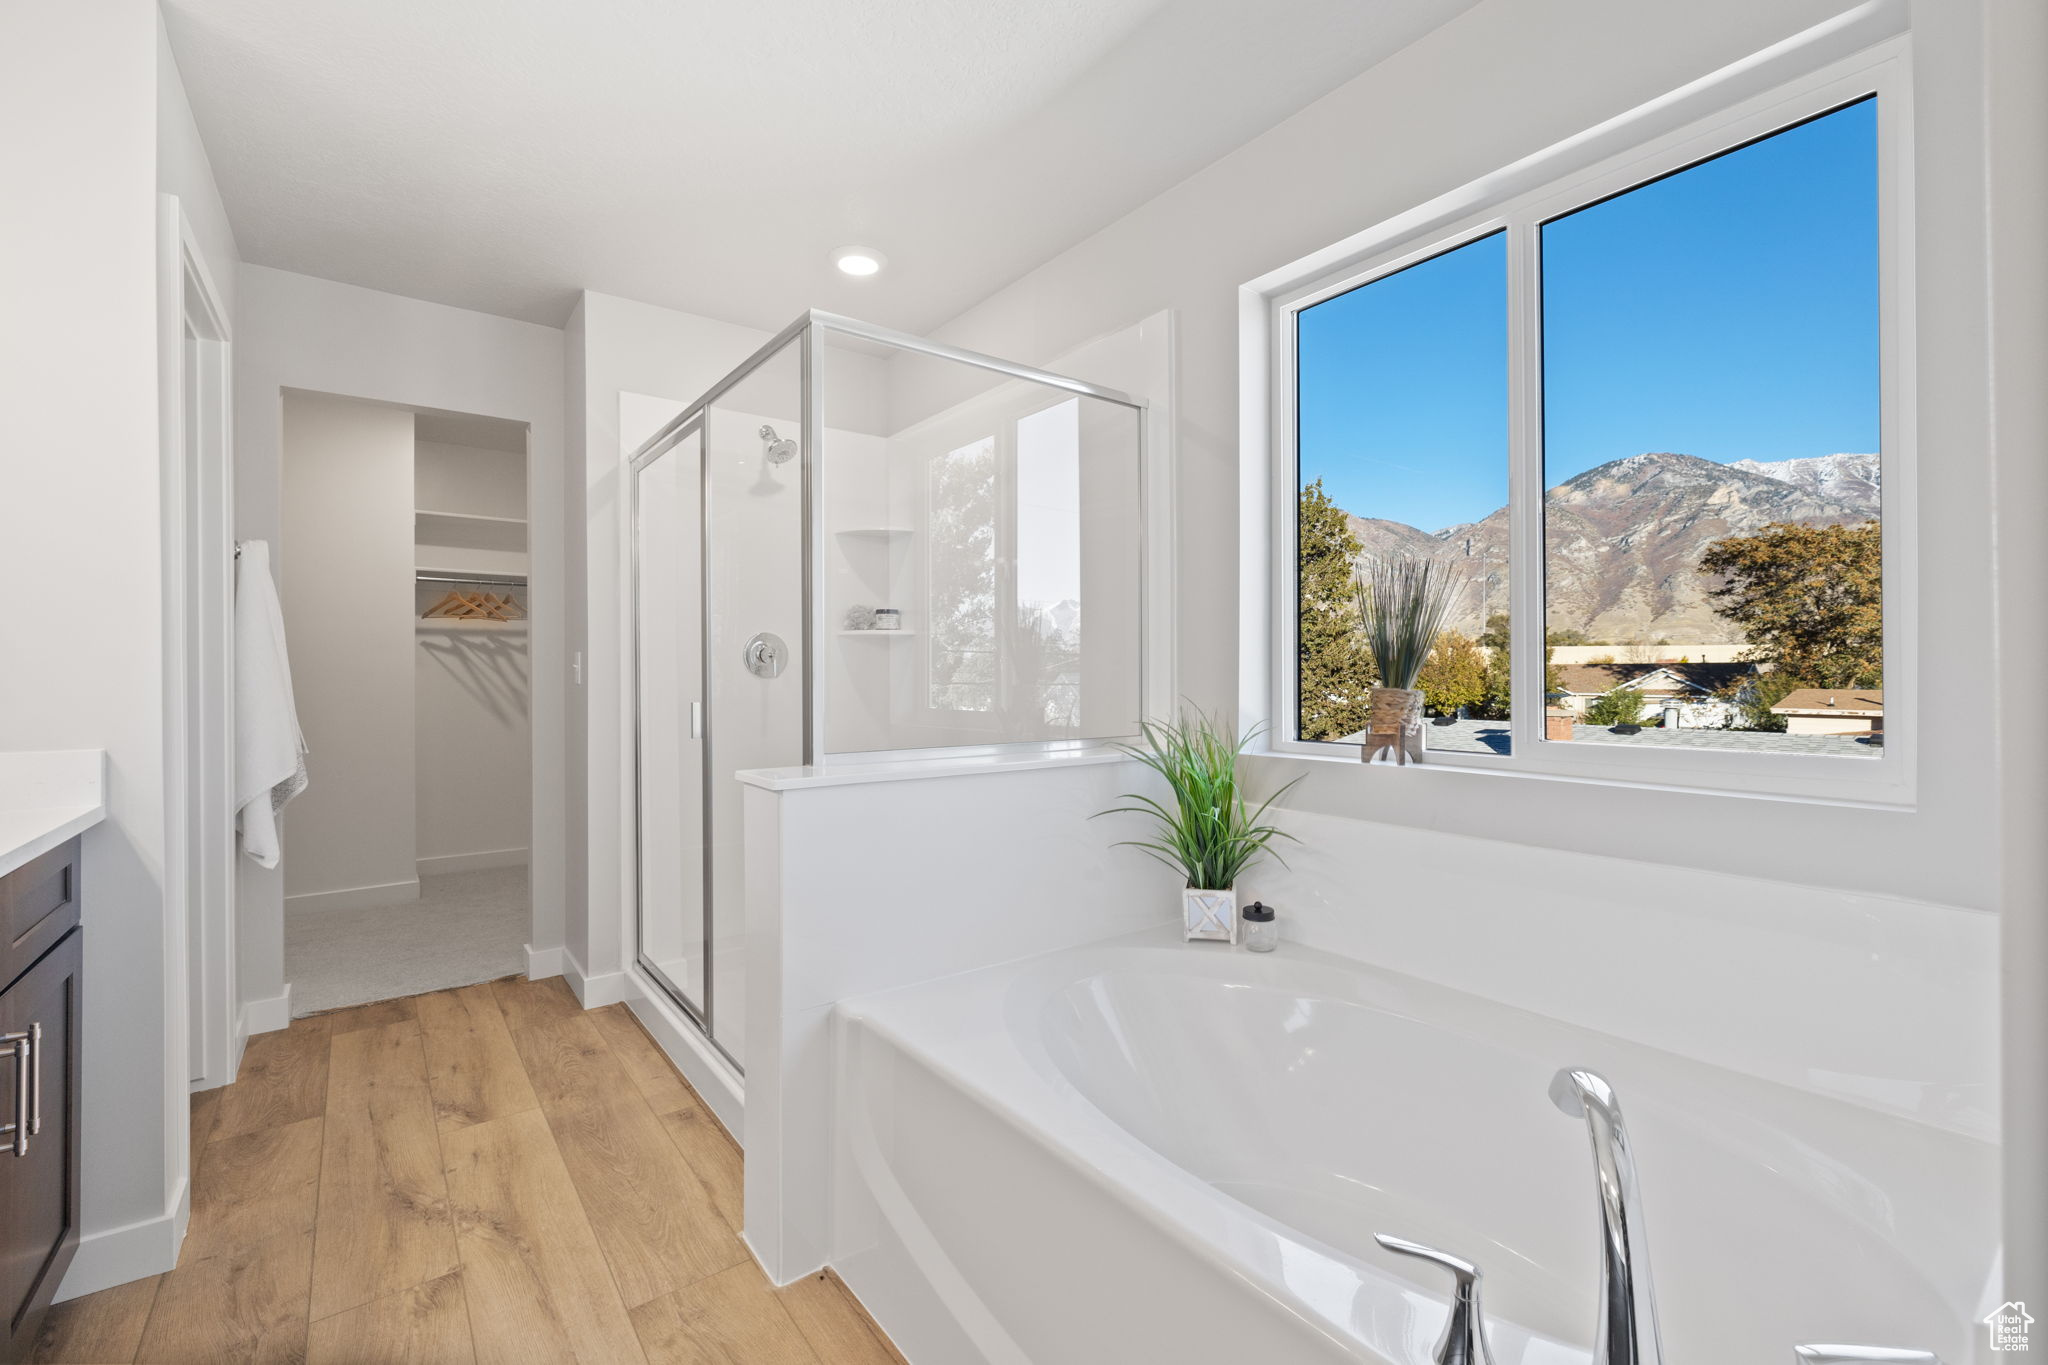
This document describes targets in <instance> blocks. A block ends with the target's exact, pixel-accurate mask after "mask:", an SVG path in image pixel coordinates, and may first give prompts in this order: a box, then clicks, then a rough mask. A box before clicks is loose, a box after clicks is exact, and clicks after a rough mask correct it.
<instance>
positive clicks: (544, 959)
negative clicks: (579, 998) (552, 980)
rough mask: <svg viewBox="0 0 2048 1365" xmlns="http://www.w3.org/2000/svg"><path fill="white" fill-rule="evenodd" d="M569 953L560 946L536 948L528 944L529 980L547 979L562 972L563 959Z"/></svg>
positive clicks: (527, 970) (527, 973)
mask: <svg viewBox="0 0 2048 1365" xmlns="http://www.w3.org/2000/svg"><path fill="white" fill-rule="evenodd" d="M566 956H568V954H567V953H566V952H565V951H564V950H562V949H560V948H536V947H534V946H533V945H532V944H531V943H529V944H527V945H526V978H527V980H529V981H545V980H546V979H547V978H549V977H551V976H560V975H561V974H562V959H563V958H564V957H566Z"/></svg>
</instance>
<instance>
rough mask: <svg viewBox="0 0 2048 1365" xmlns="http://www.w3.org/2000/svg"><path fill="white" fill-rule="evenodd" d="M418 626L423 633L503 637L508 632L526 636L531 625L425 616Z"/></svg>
mask: <svg viewBox="0 0 2048 1365" xmlns="http://www.w3.org/2000/svg"><path fill="white" fill-rule="evenodd" d="M417 624H418V627H419V629H421V630H423V631H431V632H440V633H444V634H448V635H474V634H485V635H493V634H497V635H502V634H505V633H507V632H510V633H512V634H515V635H524V634H526V630H527V626H528V624H529V623H528V622H525V621H472V620H468V619H466V618H464V617H460V616H423V617H421V618H420V619H419V621H418V623H417Z"/></svg>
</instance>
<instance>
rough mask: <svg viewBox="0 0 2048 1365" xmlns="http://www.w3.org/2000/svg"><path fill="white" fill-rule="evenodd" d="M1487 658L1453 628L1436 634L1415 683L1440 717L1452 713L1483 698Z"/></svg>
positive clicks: (1430, 707) (1476, 703)
mask: <svg viewBox="0 0 2048 1365" xmlns="http://www.w3.org/2000/svg"><path fill="white" fill-rule="evenodd" d="M1486 671H1487V658H1486V655H1484V654H1482V653H1481V652H1480V650H1479V646H1478V645H1476V644H1474V643H1473V642H1472V641H1471V640H1469V639H1467V638H1466V637H1465V636H1463V635H1460V634H1459V633H1458V632H1457V631H1455V630H1447V631H1445V632H1444V633H1443V634H1442V635H1439V636H1438V637H1437V640H1436V647H1435V648H1433V649H1431V650H1430V651H1429V660H1428V662H1426V663H1424V664H1423V665H1422V674H1421V676H1420V677H1418V678H1417V679H1416V680H1415V685H1416V686H1417V687H1419V688H1421V689H1422V699H1423V701H1424V702H1425V703H1427V705H1428V706H1429V709H1430V710H1432V711H1434V712H1436V713H1437V714H1438V715H1440V716H1448V715H1452V714H1454V713H1455V712H1456V711H1457V710H1458V708H1459V707H1461V706H1477V705H1479V704H1480V702H1482V701H1484V700H1485V699H1486V682H1487V678H1486Z"/></svg>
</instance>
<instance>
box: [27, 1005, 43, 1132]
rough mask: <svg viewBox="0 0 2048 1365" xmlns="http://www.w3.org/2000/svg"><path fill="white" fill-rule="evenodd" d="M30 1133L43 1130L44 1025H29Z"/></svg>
mask: <svg viewBox="0 0 2048 1365" xmlns="http://www.w3.org/2000/svg"><path fill="white" fill-rule="evenodd" d="M28 1074H29V1082H28V1133H29V1136H30V1137H37V1136H40V1135H41V1133H42V1131H43V1026H42V1025H41V1024H30V1025H29V1026H28Z"/></svg>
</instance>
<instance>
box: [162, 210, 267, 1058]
mask: <svg viewBox="0 0 2048 1365" xmlns="http://www.w3.org/2000/svg"><path fill="white" fill-rule="evenodd" d="M158 252H159V257H158V281H159V289H160V291H161V292H160V298H159V305H160V306H159V310H158V326H159V370H160V377H161V380H162V394H161V401H160V408H161V423H162V440H163V447H162V448H163V490H162V491H163V538H164V540H163V554H164V663H165V668H164V748H165V754H164V760H165V761H164V784H165V790H164V818H165V826H166V828H165V835H166V838H165V868H164V892H165V896H164V899H165V907H166V910H167V914H166V917H165V918H166V935H167V942H166V944H165V948H166V952H167V960H168V961H169V962H170V963H171V964H172V967H173V970H172V971H171V972H170V974H169V977H170V980H169V988H170V996H171V998H170V1000H169V1001H167V1019H166V1023H167V1025H168V1028H167V1032H168V1034H169V1035H170V1037H169V1039H168V1040H167V1045H168V1047H169V1048H170V1060H171V1063H172V1066H173V1068H174V1072H175V1073H177V1074H182V1075H183V1076H184V1077H185V1079H186V1081H187V1082H188V1088H189V1089H191V1090H209V1089H212V1088H214V1087H216V1086H222V1085H226V1084H228V1083H229V1082H231V1081H233V1080H234V1078H235V1073H236V1071H237V1069H238V1068H239V1067H240V1065H241V1055H242V1048H243V1044H244V1043H245V1042H246V1041H247V1034H246V1032H245V1031H244V1029H243V1027H242V1019H241V1011H240V1009H239V1007H238V1005H237V988H236V980H235V951H236V949H235V875H234V872H235V868H234V860H235V829H234V792H233V784H234V707H233V697H234V563H235V560H234V555H235V546H234V478H233V470H234V465H233V429H234V428H233V422H234V391H233V384H234V356H233V351H232V349H231V348H232V345H233V342H232V338H231V333H230V326H229V321H228V313H227V308H226V305H225V304H224V303H223V301H222V298H221V293H220V290H219V288H218V287H217V286H216V285H215V284H214V281H213V277H212V275H211V273H210V272H209V271H208V270H207V267H206V261H205V257H204V255H203V254H202V251H201V248H200V246H199V243H198V241H197V238H196V237H195V236H194V233H193V230H192V224H191V222H190V221H189V220H188V219H187V218H186V217H185V215H184V213H183V211H182V209H181V208H180V206H179V203H178V199H177V197H176V196H175V195H162V196H159V213H158Z"/></svg>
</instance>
